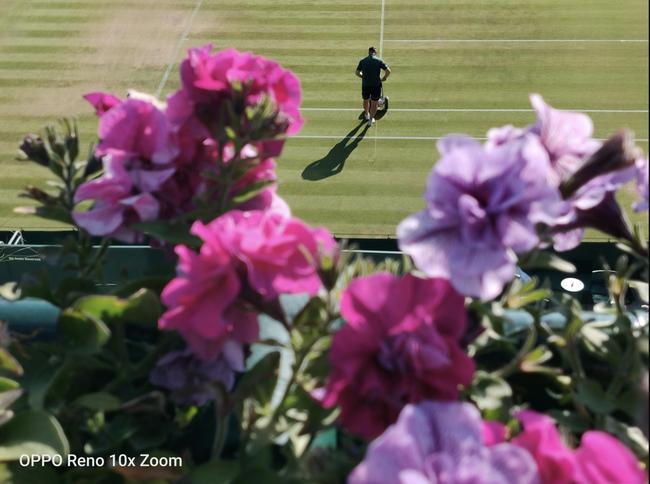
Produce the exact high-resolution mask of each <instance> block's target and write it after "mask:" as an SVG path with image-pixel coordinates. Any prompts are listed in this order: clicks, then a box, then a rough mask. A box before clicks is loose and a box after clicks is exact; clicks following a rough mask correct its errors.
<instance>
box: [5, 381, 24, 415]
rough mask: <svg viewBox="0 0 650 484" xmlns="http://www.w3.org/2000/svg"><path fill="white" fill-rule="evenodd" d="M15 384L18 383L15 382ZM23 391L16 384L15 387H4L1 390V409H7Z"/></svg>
mask: <svg viewBox="0 0 650 484" xmlns="http://www.w3.org/2000/svg"><path fill="white" fill-rule="evenodd" d="M13 383H14V384H15V385H18V383H16V382H13ZM22 394H23V391H22V390H21V389H20V388H19V387H18V386H15V387H14V388H13V389H4V390H2V392H0V410H6V409H8V408H9V407H11V406H12V405H13V403H14V402H15V401H16V400H18V399H19V398H20V396H21V395H22Z"/></svg>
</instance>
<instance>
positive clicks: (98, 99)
mask: <svg viewBox="0 0 650 484" xmlns="http://www.w3.org/2000/svg"><path fill="white" fill-rule="evenodd" d="M83 98H84V99H85V100H86V101H88V102H89V103H90V104H91V105H92V107H93V108H95V114H97V116H101V115H102V114H104V113H105V112H106V111H108V110H109V109H111V108H112V107H115V106H117V105H118V104H120V103H121V102H122V100H121V99H120V98H119V97H117V96H114V95H112V94H109V93H107V92H89V93H88V94H84V96H83Z"/></svg>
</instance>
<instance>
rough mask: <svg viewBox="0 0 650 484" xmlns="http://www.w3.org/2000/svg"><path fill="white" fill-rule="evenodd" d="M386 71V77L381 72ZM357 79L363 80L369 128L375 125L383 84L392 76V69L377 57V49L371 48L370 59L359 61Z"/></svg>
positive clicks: (364, 111)
mask: <svg viewBox="0 0 650 484" xmlns="http://www.w3.org/2000/svg"><path fill="white" fill-rule="evenodd" d="M382 70H383V71H384V77H380V76H381V71H382ZM356 75H357V77H359V78H361V97H362V98H363V116H364V119H365V120H366V121H368V126H372V125H373V124H375V114H377V102H378V101H379V98H380V97H381V83H382V82H383V81H385V80H386V79H388V76H390V68H389V67H388V66H387V65H386V64H385V63H384V61H383V60H381V59H380V58H379V57H377V49H375V48H374V47H370V48H369V49H368V57H364V58H363V59H361V60H360V61H359V65H357V71H356Z"/></svg>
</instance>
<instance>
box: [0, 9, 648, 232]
mask: <svg viewBox="0 0 650 484" xmlns="http://www.w3.org/2000/svg"><path fill="white" fill-rule="evenodd" d="M207 42H212V43H213V44H214V45H215V47H217V48H225V47H236V48H238V49H240V50H252V51H254V52H255V53H258V54H262V55H265V56H268V57H271V58H274V59H276V60H278V61H279V62H281V63H282V64H283V65H284V66H285V67H288V68H290V69H292V70H294V71H295V72H296V73H297V74H298V76H299V77H300V79H301V81H302V86H303V106H304V112H303V115H304V117H305V118H306V124H305V126H304V127H303V129H302V131H301V132H300V133H299V135H298V136H296V137H295V138H294V139H291V140H290V141H289V142H288V143H287V144H286V147H285V151H284V153H283V155H282V156H281V157H280V158H279V160H278V176H279V178H280V194H281V195H282V196H284V197H285V198H286V200H287V201H288V202H289V204H290V206H291V207H292V209H293V211H294V213H295V214H296V215H298V216H300V217H302V218H304V219H306V220H307V221H308V222H310V223H313V224H320V225H325V226H327V227H328V228H330V229H331V230H332V231H333V232H334V233H335V234H337V235H341V236H346V235H347V236H357V237H364V236H371V237H372V236H379V237H385V236H393V234H394V230H395V225H396V224H397V223H398V222H399V221H400V220H401V219H402V218H403V217H405V216H406V215H407V214H409V213H411V212H414V211H416V210H419V209H420V208H422V207H423V206H424V202H423V198H422V194H423V191H424V184H425V180H426V176H427V174H428V173H429V171H430V169H431V167H432V165H433V163H434V162H435V160H436V151H435V144H436V140H437V139H438V138H439V137H441V136H444V135H445V134H447V133H451V132H462V133H466V134H469V135H472V136H475V137H484V136H485V133H486V131H487V130H488V129H489V128H490V127H493V126H501V125H504V124H514V125H519V126H524V125H526V124H529V123H530V122H532V121H533V119H534V113H533V112H532V111H531V110H530V105H529V102H528V94H529V93H531V92H539V93H540V94H542V95H543V96H544V97H545V99H546V100H547V102H549V103H551V104H552V105H553V106H554V107H557V108H561V109H572V110H581V111H586V112H588V113H589V114H590V115H591V117H592V119H593V121H594V124H595V130H596V133H595V134H596V137H598V138H605V137H606V136H608V135H609V134H611V133H612V132H613V131H615V130H616V129H617V128H618V127H621V126H627V127H630V128H632V129H633V130H634V131H635V133H636V136H637V138H638V139H639V140H640V142H639V144H640V145H641V146H642V147H643V148H644V150H646V152H647V148H648V2H647V0H621V1H612V0H530V1H526V2H522V1H521V0H460V1H459V0H429V1H425V0H383V1H382V0H293V1H291V0H278V1H275V0H274V1H272V0H76V1H75V0H1V1H0V230H9V229H17V228H24V229H30V228H31V229H36V228H54V227H56V224H53V223H52V224H49V223H48V222H46V221H43V220H40V219H36V218H30V217H23V216H17V215H15V214H13V213H12V207H13V206H15V205H16V204H18V203H20V200H18V199H17V198H16V195H17V193H18V191H19V189H20V188H21V187H22V186H24V185H25V184H27V183H31V184H37V185H41V184H44V183H45V175H46V172H45V170H43V169H41V168H40V167H37V166H34V165H32V164H21V163H19V162H17V161H15V160H14V159H15V154H16V146H17V145H18V143H19V141H20V140H21V138H22V136H23V135H24V134H26V133H28V132H34V131H38V130H40V129H41V128H42V126H43V125H45V124H46V123H48V122H52V121H54V120H55V119H56V118H57V117H59V116H63V115H76V116H77V117H78V118H79V121H80V127H81V133H82V141H84V142H86V143H88V142H90V141H91V140H92V139H94V137H95V134H94V133H95V129H96V118H95V116H94V114H93V113H92V110H91V108H90V106H89V105H87V104H86V103H85V101H83V100H82V99H81V95H82V94H84V93H86V92H88V91H95V90H105V91H109V92H113V93H115V94H117V95H120V96H123V95H124V94H126V91H127V90H128V89H131V88H132V89H136V90H140V91H146V92H150V93H159V94H160V95H161V96H163V97H164V96H166V95H167V94H168V93H170V92H172V91H173V90H174V89H176V88H177V87H178V75H177V67H178V63H179V61H180V60H181V59H182V57H183V56H184V55H185V50H186V49H187V48H188V47H191V46H198V45H201V44H204V43H207ZM369 45H375V46H376V47H377V49H379V50H380V51H381V54H382V56H383V58H384V60H385V61H386V62H387V63H388V64H389V65H390V67H391V69H392V71H393V74H392V76H391V77H390V79H389V81H388V82H387V83H386V84H385V90H386V93H387V94H388V95H389V96H390V108H391V109H390V112H389V113H388V115H387V116H386V117H385V118H383V119H381V120H379V121H378V123H377V125H376V126H375V127H373V128H371V129H369V130H368V131H367V132H365V135H364V136H363V138H359V137H358V136H359V135H360V134H362V133H363V128H362V127H360V126H359V121H358V119H357V118H358V115H359V114H360V112H361V100H360V80H359V79H357V78H356V77H355V76H354V69H355V67H356V65H357V62H358V60H359V58H361V57H362V56H363V55H364V54H365V52H366V50H367V48H368V46H369ZM634 197H635V195H634V193H633V190H632V189H631V187H630V189H629V190H628V191H627V193H625V194H624V195H623V197H622V198H623V200H622V201H623V203H624V205H625V206H626V207H629V205H630V203H631V201H632V200H633V199H634ZM636 220H639V221H640V220H643V218H642V217H636ZM645 230H646V233H647V223H646V226H645ZM592 238H593V236H592Z"/></svg>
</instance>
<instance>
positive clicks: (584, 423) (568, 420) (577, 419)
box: [547, 410, 591, 433]
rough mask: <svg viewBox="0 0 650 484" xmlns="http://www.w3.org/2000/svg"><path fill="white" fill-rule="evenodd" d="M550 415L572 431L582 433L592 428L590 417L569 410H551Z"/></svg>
mask: <svg viewBox="0 0 650 484" xmlns="http://www.w3.org/2000/svg"><path fill="white" fill-rule="evenodd" d="M547 413H548V416H549V417H552V418H553V419H554V420H555V421H556V422H557V423H558V424H559V425H560V426H562V427H564V428H566V429H567V430H570V431H571V432H576V433H582V432H584V431H586V430H589V429H590V428H591V422H590V421H589V419H588V418H586V417H584V416H582V415H580V414H579V413H576V412H570V411H568V410H549V411H548V412H547Z"/></svg>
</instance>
